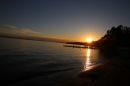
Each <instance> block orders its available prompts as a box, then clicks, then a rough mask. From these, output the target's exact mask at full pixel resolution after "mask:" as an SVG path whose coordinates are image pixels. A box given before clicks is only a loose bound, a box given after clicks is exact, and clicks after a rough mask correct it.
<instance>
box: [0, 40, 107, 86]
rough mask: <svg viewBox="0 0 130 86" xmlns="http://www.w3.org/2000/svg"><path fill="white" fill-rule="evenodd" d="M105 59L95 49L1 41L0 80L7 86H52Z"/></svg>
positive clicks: (47, 43)
mask: <svg viewBox="0 0 130 86" xmlns="http://www.w3.org/2000/svg"><path fill="white" fill-rule="evenodd" d="M104 60H105V58H104V57H103V55H101V54H100V53H99V51H98V50H94V49H79V48H68V47H63V44H62V43H52V42H43V41H31V40H21V39H10V38H0V69H1V70H0V81H1V82H2V84H5V85H9V86H31V85H33V86H35V85H36V86H48V85H52V84H55V83H57V82H60V81H63V80H66V79H70V78H73V77H75V76H76V75H77V74H78V73H80V72H82V71H85V70H89V69H90V68H91V67H92V66H93V65H95V64H98V63H100V62H103V61H104ZM7 83H8V84H7Z"/></svg>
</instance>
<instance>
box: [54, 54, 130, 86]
mask: <svg viewBox="0 0 130 86" xmlns="http://www.w3.org/2000/svg"><path fill="white" fill-rule="evenodd" d="M129 78H130V58H129V56H128V55H127V56H123V57H120V58H119V57H118V58H114V59H111V60H109V61H106V62H104V63H102V64H99V65H97V66H95V67H94V68H93V69H91V70H88V71H84V72H82V73H80V74H78V75H77V77H75V78H73V79H71V80H67V81H63V82H61V83H58V84H56V85H54V86H130V83H129V81H130V79H129Z"/></svg>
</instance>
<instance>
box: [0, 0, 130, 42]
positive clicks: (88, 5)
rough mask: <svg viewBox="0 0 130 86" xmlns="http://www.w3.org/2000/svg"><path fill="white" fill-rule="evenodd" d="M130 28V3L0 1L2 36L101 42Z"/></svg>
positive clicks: (101, 0) (99, 0) (110, 0)
mask: <svg viewBox="0 0 130 86" xmlns="http://www.w3.org/2000/svg"><path fill="white" fill-rule="evenodd" d="M120 24H122V25H124V26H130V0H0V34H8V35H9V34H11V35H14V34H15V35H16V36H18V35H24V36H26V35H33V36H41V37H48V38H49V37H50V38H56V39H57V38H58V39H62V38H63V39H70V40H79V41H85V40H86V39H87V38H89V37H90V38H93V40H95V41H96V40H98V39H100V38H101V37H102V36H104V35H105V33H106V31H107V30H108V29H111V27H112V26H115V27H116V26H118V25H120Z"/></svg>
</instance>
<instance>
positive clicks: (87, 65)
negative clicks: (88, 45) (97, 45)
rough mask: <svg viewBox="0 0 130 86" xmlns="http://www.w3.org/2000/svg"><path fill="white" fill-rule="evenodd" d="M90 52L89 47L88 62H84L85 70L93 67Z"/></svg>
mask: <svg viewBox="0 0 130 86" xmlns="http://www.w3.org/2000/svg"><path fill="white" fill-rule="evenodd" d="M90 54H91V50H90V49H87V54H86V62H85V64H84V70H85V71H86V70H89V69H91V68H92V67H91V65H92V63H91V60H90Z"/></svg>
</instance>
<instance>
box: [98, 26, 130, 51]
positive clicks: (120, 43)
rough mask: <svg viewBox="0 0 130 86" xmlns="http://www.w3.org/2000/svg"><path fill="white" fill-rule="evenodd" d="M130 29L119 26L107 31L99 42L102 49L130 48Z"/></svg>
mask: <svg viewBox="0 0 130 86" xmlns="http://www.w3.org/2000/svg"><path fill="white" fill-rule="evenodd" d="M129 41H130V27H127V26H125V27H123V25H119V26H117V27H112V28H111V29H110V30H107V32H106V34H105V35H104V36H103V37H102V38H101V39H99V40H98V47H99V48H100V49H116V48H117V47H129Z"/></svg>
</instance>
